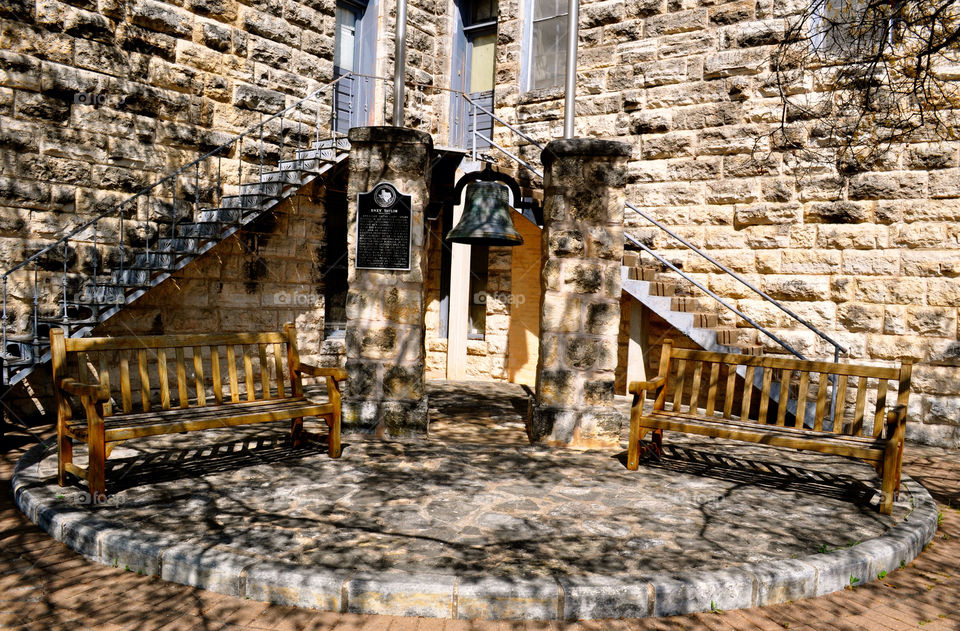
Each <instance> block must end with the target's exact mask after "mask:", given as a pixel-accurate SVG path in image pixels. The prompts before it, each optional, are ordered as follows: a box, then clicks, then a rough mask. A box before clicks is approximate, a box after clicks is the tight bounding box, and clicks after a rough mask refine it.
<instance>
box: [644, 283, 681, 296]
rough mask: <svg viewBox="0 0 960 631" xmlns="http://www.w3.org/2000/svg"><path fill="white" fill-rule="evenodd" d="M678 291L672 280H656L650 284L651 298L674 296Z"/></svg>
mask: <svg viewBox="0 0 960 631" xmlns="http://www.w3.org/2000/svg"><path fill="white" fill-rule="evenodd" d="M676 290H677V284H676V283H675V282H673V281H672V280H655V281H653V282H651V283H650V295H651V296H665V297H669V296H673V294H674V292H675V291H676Z"/></svg>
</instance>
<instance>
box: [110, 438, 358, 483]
mask: <svg viewBox="0 0 960 631" xmlns="http://www.w3.org/2000/svg"><path fill="white" fill-rule="evenodd" d="M348 447H349V443H346V442H344V443H342V448H343V449H346V448H348ZM326 453H327V444H326V440H325V437H324V440H323V441H310V442H307V443H305V444H303V445H300V446H297V447H294V446H293V444H292V443H291V441H290V438H289V437H288V436H282V437H281V436H245V437H243V438H238V439H235V440H230V441H224V442H214V443H209V444H203V445H200V446H197V447H188V448H176V447H173V448H170V449H163V450H159V451H157V452H152V453H140V454H137V455H136V456H127V457H122V456H121V457H117V456H114V457H112V458H109V459H108V460H107V465H106V470H107V489H108V491H112V492H120V491H125V490H128V489H132V488H135V487H137V486H143V485H149V484H155V483H157V482H175V481H177V480H185V479H188V478H200V477H204V476H207V475H211V474H214V473H225V472H231V471H238V470H241V469H244V468H247V467H252V466H257V465H264V464H281V463H288V462H295V461H298V460H303V459H304V458H307V457H310V456H315V455H317V454H321V455H325V454H326Z"/></svg>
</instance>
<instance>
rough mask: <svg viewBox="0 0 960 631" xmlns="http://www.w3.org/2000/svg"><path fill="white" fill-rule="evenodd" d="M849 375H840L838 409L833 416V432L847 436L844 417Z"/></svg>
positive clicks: (838, 381) (837, 390) (837, 391)
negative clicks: (844, 429)
mask: <svg viewBox="0 0 960 631" xmlns="http://www.w3.org/2000/svg"><path fill="white" fill-rule="evenodd" d="M847 379H849V377H848V376H847V375H840V378H839V379H838V380H837V389H836V393H837V407H836V409H835V411H834V414H833V431H834V433H835V434H845V432H844V431H843V417H844V413H845V411H846V406H847Z"/></svg>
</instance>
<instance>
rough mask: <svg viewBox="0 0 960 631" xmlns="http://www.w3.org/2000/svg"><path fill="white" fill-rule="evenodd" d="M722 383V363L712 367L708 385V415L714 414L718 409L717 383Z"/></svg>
mask: <svg viewBox="0 0 960 631" xmlns="http://www.w3.org/2000/svg"><path fill="white" fill-rule="evenodd" d="M719 383H720V364H713V366H711V368H710V381H709V383H708V385H707V410H706V412H707V416H714V414H715V412H716V409H717V385H718V384H719Z"/></svg>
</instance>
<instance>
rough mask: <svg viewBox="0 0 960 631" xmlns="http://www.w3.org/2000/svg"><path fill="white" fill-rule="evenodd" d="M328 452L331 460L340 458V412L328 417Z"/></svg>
mask: <svg viewBox="0 0 960 631" xmlns="http://www.w3.org/2000/svg"><path fill="white" fill-rule="evenodd" d="M327 427H329V433H328V435H327V452H328V453H329V454H330V457H331V458H339V457H340V410H337V411H336V412H334V413H333V414H331V415H330V416H328V417H327Z"/></svg>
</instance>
